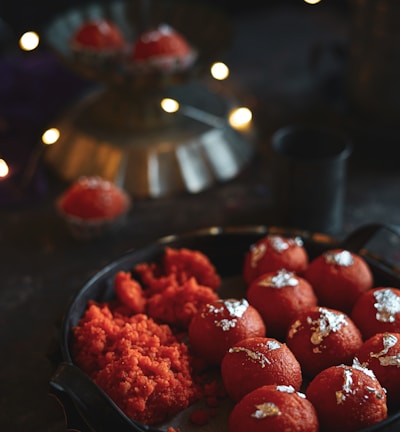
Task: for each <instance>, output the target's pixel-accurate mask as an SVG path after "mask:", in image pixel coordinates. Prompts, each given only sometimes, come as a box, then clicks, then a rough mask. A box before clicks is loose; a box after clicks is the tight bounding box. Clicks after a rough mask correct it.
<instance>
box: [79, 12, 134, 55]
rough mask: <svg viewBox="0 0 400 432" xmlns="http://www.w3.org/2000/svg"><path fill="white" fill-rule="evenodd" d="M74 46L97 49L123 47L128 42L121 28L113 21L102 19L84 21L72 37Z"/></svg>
mask: <svg viewBox="0 0 400 432" xmlns="http://www.w3.org/2000/svg"><path fill="white" fill-rule="evenodd" d="M72 44H73V46H74V47H86V48H91V49H95V50H102V49H122V48H123V47H124V46H125V44H126V42H125V38H124V36H123V35H122V33H121V31H120V30H119V28H118V27H117V26H116V25H115V24H113V23H112V22H110V21H108V20H105V19H100V20H93V21H88V22H86V23H84V24H83V25H82V26H81V27H80V28H79V29H78V30H77V32H76V33H75V34H74V36H73V38H72Z"/></svg>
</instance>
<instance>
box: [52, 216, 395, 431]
mask: <svg viewBox="0 0 400 432" xmlns="http://www.w3.org/2000/svg"><path fill="white" fill-rule="evenodd" d="M384 230H386V231H388V232H389V233H390V234H391V235H394V236H397V239H399V236H400V234H399V233H398V232H397V230H396V229H395V228H393V227H386V226H381V225H378V224H376V225H367V226H365V227H361V228H360V229H358V230H356V231H355V232H354V233H352V234H351V235H349V236H348V237H347V238H346V239H345V240H344V241H341V242H339V241H338V240H336V239H334V238H332V237H330V236H326V235H324V234H320V233H310V232H307V231H298V230H288V229H284V228H279V227H267V226H249V227H227V228H221V227H211V228H207V229H204V230H199V231H195V232H192V233H188V234H185V235H179V236H176V235H172V236H168V237H164V238H162V239H160V240H158V241H156V242H154V243H152V244H150V245H148V246H146V247H144V248H140V249H137V250H132V251H129V252H127V253H126V254H125V255H124V256H122V257H120V258H119V259H117V260H115V261H113V262H111V263H110V264H109V265H107V266H106V267H104V268H103V269H102V270H101V271H99V272H98V273H97V274H96V275H95V276H93V277H92V278H91V279H90V280H89V281H88V282H87V283H86V284H85V285H84V286H83V287H82V288H81V289H80V290H79V291H78V292H77V293H76V295H75V296H74V297H73V299H72V301H71V303H70V304H69V306H68V308H67V310H66V313H65V317H64V320H63V324H62V329H61V353H62V359H63V361H62V363H61V364H60V365H59V367H58V369H57V370H56V372H55V373H54V375H53V377H52V379H51V381H50V389H51V393H52V394H53V395H55V396H56V397H57V398H58V399H59V401H60V402H61V403H62V405H63V407H64V409H65V412H66V417H67V422H68V426H69V427H71V428H75V429H78V430H80V431H82V432H86V431H94V432H102V431H110V430H118V431H122V432H125V431H126V432H132V431H139V432H140V431H148V432H155V431H163V430H166V429H167V427H168V426H169V425H172V426H174V427H180V428H181V430H182V431H185V432H190V431H191V430H196V431H199V432H200V431H201V432H205V431H207V432H216V431H218V432H224V431H227V423H226V420H227V416H228V413H229V406H227V407H226V409H225V410H221V412H222V414H221V415H220V416H217V417H216V418H215V419H214V420H213V422H211V423H209V424H207V425H206V426H202V427H200V426H191V425H190V422H189V420H188V415H187V413H186V412H184V413H182V414H181V415H179V416H177V417H176V418H175V419H172V420H171V421H170V422H168V425H165V426H163V425H161V426H160V427H159V428H155V427H149V426H147V425H143V424H140V423H138V422H135V421H134V420H132V419H129V418H128V417H127V416H125V415H124V414H123V413H122V412H121V410H119V409H118V407H117V406H116V405H115V404H114V403H113V402H112V401H111V399H110V398H109V397H108V396H107V395H106V394H105V393H104V392H102V391H101V390H100V389H99V388H98V387H97V385H96V384H94V383H93V381H91V380H90V379H89V378H88V376H87V375H86V374H84V373H83V372H82V371H81V370H80V369H79V368H77V367H76V366H75V365H74V363H73V359H72V356H71V350H70V338H71V329H72V327H73V326H75V325H76V324H77V323H78V321H79V319H80V317H81V316H82V315H83V313H84V311H85V309H86V306H87V302H88V300H96V301H99V302H104V301H108V300H111V299H112V298H113V297H114V289H113V277H114V275H115V274H116V272H117V271H119V270H124V271H130V270H131V269H132V267H133V266H134V265H136V264H138V263H142V262H153V261H157V260H158V259H159V258H161V256H162V254H163V251H164V248H165V247H166V246H169V247H172V248H182V247H185V248H189V249H195V250H199V251H201V252H203V253H204V254H206V255H207V256H208V257H209V259H210V260H211V262H212V263H213V264H214V265H215V266H216V268H217V271H218V273H219V274H220V275H221V277H222V280H223V285H222V288H221V291H220V295H221V296H222V297H227V296H230V297H232V296H240V295H241V294H244V288H245V286H244V282H243V281H242V277H241V269H242V267H243V259H244V255H245V253H246V252H247V250H248V249H249V247H250V245H251V244H253V243H254V242H256V241H257V240H258V239H260V238H261V237H263V236H265V235H267V234H279V235H283V236H299V237H301V239H302V240H303V242H304V246H305V248H306V249H307V252H308V254H309V257H310V259H312V258H314V257H315V256H317V255H319V254H321V253H322V252H323V251H325V250H327V249H330V248H333V247H343V248H345V249H348V250H352V251H354V252H357V253H359V254H361V255H362V256H363V257H364V258H365V259H366V260H367V262H368V264H369V265H370V267H371V270H372V272H373V274H374V277H375V284H374V285H375V286H378V285H381V286H392V287H400V268H399V267H397V266H396V265H393V264H390V263H389V262H387V260H386V259H381V257H379V256H377V255H376V254H375V253H374V252H373V251H369V250H368V249H367V245H368V243H369V242H370V240H371V239H372V238H373V237H375V236H376V235H377V233H378V232H380V231H384ZM188 410H189V411H190V408H189V409H188ZM188 410H186V411H188ZM399 421H400V410H399V411H396V412H391V413H390V416H389V418H388V419H387V420H385V421H384V422H381V423H379V424H377V425H374V426H372V427H369V428H366V429H363V432H372V431H381V432H384V431H385V432H389V431H393V432H394V431H395V430H396V431H397V430H398V428H399V423H398V422H399Z"/></svg>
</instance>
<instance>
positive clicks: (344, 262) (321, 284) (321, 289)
mask: <svg viewBox="0 0 400 432" xmlns="http://www.w3.org/2000/svg"><path fill="white" fill-rule="evenodd" d="M304 277H305V278H306V279H307V280H308V281H309V282H310V283H311V285H312V287H313V288H314V291H315V294H316V295H317V298H318V303H319V304H320V305H323V306H326V307H330V308H333V309H338V310H341V311H343V312H346V313H350V312H351V309H352V307H353V305H354V303H355V301H356V300H357V298H358V297H359V296H360V294H362V293H363V292H365V291H366V290H368V289H370V288H372V284H373V276H372V273H371V270H370V268H369V266H368V264H367V263H366V261H364V259H363V258H362V257H361V256H359V255H357V254H355V253H352V252H349V251H347V250H343V249H332V250H329V251H326V252H325V253H323V254H322V255H320V256H318V257H317V258H315V259H314V260H312V261H311V262H310V264H309V266H308V268H307V270H306V271H305V273H304Z"/></svg>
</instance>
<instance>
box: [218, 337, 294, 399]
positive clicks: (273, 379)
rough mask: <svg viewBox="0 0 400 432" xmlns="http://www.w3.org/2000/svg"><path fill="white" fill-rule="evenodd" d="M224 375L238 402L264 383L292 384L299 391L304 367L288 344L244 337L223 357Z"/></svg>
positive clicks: (274, 340) (227, 387) (264, 338)
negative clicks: (302, 367)
mask: <svg viewBox="0 0 400 432" xmlns="http://www.w3.org/2000/svg"><path fill="white" fill-rule="evenodd" d="M221 374H222V379H223V382H224V385H225V389H226V391H227V393H228V395H229V396H230V398H231V399H232V400H233V401H235V402H238V401H239V400H240V399H241V398H242V397H243V396H244V395H245V394H247V393H250V392H251V391H252V390H255V389H256V388H258V387H260V386H262V385H268V384H277V385H288V386H289V385H290V386H292V387H293V388H294V389H295V390H297V391H298V390H300V386H301V384H302V374H301V367H300V364H299V362H298V361H297V359H296V357H295V356H294V354H293V353H292V352H291V351H290V349H289V348H288V347H287V346H286V345H285V344H283V343H281V342H279V341H277V340H276V339H273V338H267V337H254V338H248V339H244V340H242V341H240V342H238V343H236V344H234V345H233V346H232V347H231V348H229V350H228V351H227V352H226V354H225V356H224V358H223V359H222V363H221Z"/></svg>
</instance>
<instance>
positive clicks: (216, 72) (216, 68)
mask: <svg viewBox="0 0 400 432" xmlns="http://www.w3.org/2000/svg"><path fill="white" fill-rule="evenodd" d="M210 71H211V75H212V76H213V78H215V79H216V80H219V81H222V80H224V79H227V78H228V76H229V68H228V66H227V65H226V64H225V63H222V62H216V63H214V64H213V65H212V66H211V69H210Z"/></svg>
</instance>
